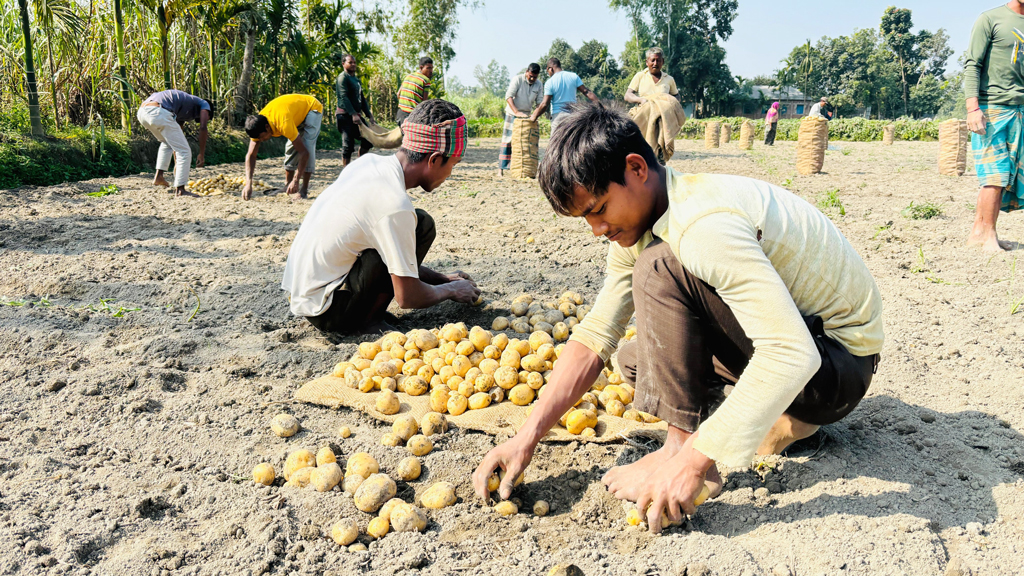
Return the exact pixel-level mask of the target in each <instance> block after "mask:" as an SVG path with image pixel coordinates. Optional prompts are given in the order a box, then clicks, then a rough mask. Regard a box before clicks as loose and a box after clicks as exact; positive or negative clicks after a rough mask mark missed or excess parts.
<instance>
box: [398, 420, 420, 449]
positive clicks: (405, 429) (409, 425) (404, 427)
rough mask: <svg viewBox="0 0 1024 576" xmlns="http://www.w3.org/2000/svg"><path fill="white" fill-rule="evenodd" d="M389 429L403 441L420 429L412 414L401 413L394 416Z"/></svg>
mask: <svg viewBox="0 0 1024 576" xmlns="http://www.w3.org/2000/svg"><path fill="white" fill-rule="evenodd" d="M391 431H392V432H394V433H395V435H396V436H398V437H399V438H401V439H402V441H403V442H405V441H406V440H408V439H409V438H412V437H413V436H414V435H415V434H416V433H417V432H419V431H420V425H419V424H418V423H417V422H416V417H415V416H413V415H412V414H402V415H401V416H399V417H398V418H395V422H394V424H392V425H391Z"/></svg>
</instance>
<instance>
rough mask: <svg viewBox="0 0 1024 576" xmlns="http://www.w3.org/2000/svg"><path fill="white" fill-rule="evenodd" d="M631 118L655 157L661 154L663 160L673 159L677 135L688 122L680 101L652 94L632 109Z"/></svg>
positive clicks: (664, 95)
mask: <svg viewBox="0 0 1024 576" xmlns="http://www.w3.org/2000/svg"><path fill="white" fill-rule="evenodd" d="M629 116H630V118H632V119H633V122H636V125H637V126H639V127H640V132H641V133H642V134H643V135H644V140H646V141H647V143H648V144H650V145H651V148H653V149H654V153H655V155H657V154H658V153H659V152H660V153H661V159H662V160H665V161H668V160H669V159H671V158H672V155H673V154H675V152H676V135H677V134H679V129H680V128H682V127H683V124H684V123H685V122H686V113H685V112H683V107H682V105H680V104H679V101H678V100H676V99H675V98H673V97H672V96H669V95H668V94H652V95H651V96H650V97H648V98H647V102H645V103H643V104H641V105H639V106H634V107H632V108H630V109H629Z"/></svg>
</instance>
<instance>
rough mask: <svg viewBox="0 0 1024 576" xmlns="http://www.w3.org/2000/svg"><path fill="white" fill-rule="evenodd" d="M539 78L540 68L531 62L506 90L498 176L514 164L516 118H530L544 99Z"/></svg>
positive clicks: (542, 84) (542, 87)
mask: <svg viewBox="0 0 1024 576" xmlns="http://www.w3.org/2000/svg"><path fill="white" fill-rule="evenodd" d="M538 76H540V66H539V65H538V64H537V63H536V62H530V65H529V66H527V67H526V72H524V73H523V74H519V75H517V76H516V77H514V78H512V82H510V83H509V85H508V90H505V126H504V127H503V128H502V131H501V147H500V148H499V149H498V175H502V174H504V173H505V170H508V168H509V165H510V164H511V162H512V127H513V124H514V123H515V120H516V118H529V117H530V112H532V111H533V109H534V108H535V107H536V106H537V105H539V104H540V101H541V98H542V97H543V91H544V83H543V82H539V81H538V80H537V78H538Z"/></svg>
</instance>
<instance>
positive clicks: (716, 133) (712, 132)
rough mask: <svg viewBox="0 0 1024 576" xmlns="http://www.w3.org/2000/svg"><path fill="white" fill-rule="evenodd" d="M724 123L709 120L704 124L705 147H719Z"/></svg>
mask: <svg viewBox="0 0 1024 576" xmlns="http://www.w3.org/2000/svg"><path fill="white" fill-rule="evenodd" d="M721 133H722V124H721V122H708V123H707V124H705V125H704V147H705V148H718V145H719V142H720V141H721Z"/></svg>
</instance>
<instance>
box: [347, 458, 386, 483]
mask: <svg viewBox="0 0 1024 576" xmlns="http://www.w3.org/2000/svg"><path fill="white" fill-rule="evenodd" d="M377 472H380V464H378V463H377V460H376V459H375V458H374V457H373V456H370V455H369V454H368V453H366V452H357V453H355V454H353V455H352V456H350V457H349V459H348V463H347V465H346V466H345V476H352V475H356V476H362V477H363V478H369V477H370V476H371V475H373V474H376V473H377Z"/></svg>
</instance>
